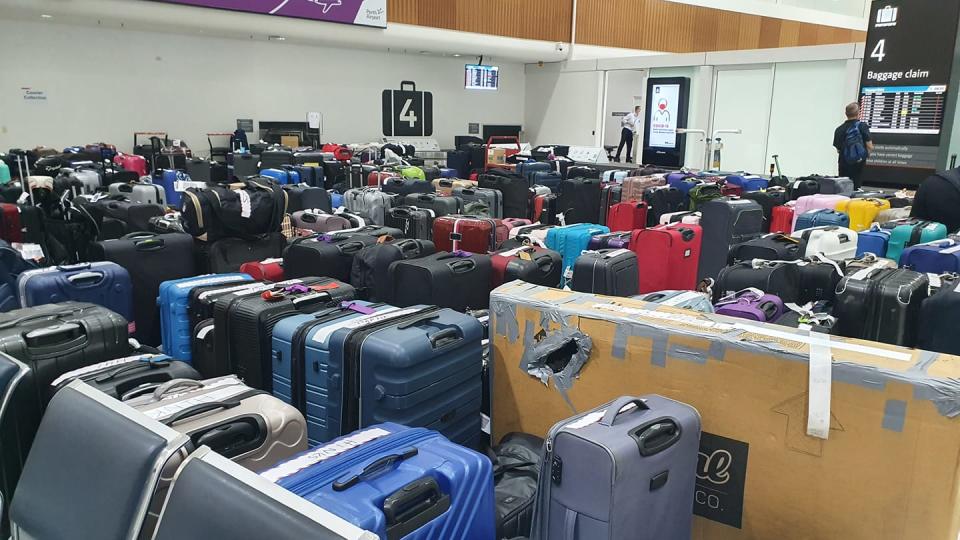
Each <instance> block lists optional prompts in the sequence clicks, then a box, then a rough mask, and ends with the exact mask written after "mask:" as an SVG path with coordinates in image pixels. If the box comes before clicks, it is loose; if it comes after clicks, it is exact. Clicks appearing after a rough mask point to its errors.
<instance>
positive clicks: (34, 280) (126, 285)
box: [17, 262, 133, 321]
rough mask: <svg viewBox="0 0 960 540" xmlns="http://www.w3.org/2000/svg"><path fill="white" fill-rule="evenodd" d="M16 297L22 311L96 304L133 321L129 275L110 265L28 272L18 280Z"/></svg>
mask: <svg viewBox="0 0 960 540" xmlns="http://www.w3.org/2000/svg"><path fill="white" fill-rule="evenodd" d="M17 293H18V295H19V299H20V306H21V307H33V306H40V305H43V304H55V303H58V302H65V301H68V300H72V301H75V302H88V303H91V304H97V305H99V306H103V307H105V308H107V309H109V310H111V311H113V312H115V313H117V314H118V315H120V316H121V317H123V318H124V319H126V320H127V321H132V320H133V284H132V282H131V281H130V274H129V273H128V272H127V270H126V269H124V268H123V267H122V266H120V265H118V264H116V263H112V262H95V263H84V264H77V265H73V266H51V267H47V268H37V269H35V270H27V271H26V272H23V273H21V274H20V276H19V277H18V278H17Z"/></svg>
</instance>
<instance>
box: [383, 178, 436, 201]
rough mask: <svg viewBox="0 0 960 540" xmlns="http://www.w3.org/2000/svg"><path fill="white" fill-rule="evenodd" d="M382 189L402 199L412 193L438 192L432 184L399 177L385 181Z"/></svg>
mask: <svg viewBox="0 0 960 540" xmlns="http://www.w3.org/2000/svg"><path fill="white" fill-rule="evenodd" d="M380 189H381V190H382V191H383V192H384V193H393V194H396V195H400V196H401V197H406V196H407V195H410V194H411V193H434V192H435V191H436V188H434V187H433V184H432V183H430V182H424V181H423V180H414V179H412V178H402V177H399V176H394V177H393V178H388V179H386V180H384V181H383V185H382V186H381V187H380Z"/></svg>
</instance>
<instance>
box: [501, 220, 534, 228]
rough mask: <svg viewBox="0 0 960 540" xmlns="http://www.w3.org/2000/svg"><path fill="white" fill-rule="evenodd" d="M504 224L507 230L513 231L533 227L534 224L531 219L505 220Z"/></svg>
mask: <svg viewBox="0 0 960 540" xmlns="http://www.w3.org/2000/svg"><path fill="white" fill-rule="evenodd" d="M503 224H504V225H506V226H507V230H513V229H516V228H517V227H526V226H527V225H531V224H532V223H531V221H530V220H529V219H522V218H506V219H504V220H503Z"/></svg>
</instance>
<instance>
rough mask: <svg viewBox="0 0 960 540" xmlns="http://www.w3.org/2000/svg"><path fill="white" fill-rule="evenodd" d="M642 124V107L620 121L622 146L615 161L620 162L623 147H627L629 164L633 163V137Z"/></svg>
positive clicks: (618, 148) (636, 108)
mask: <svg viewBox="0 0 960 540" xmlns="http://www.w3.org/2000/svg"><path fill="white" fill-rule="evenodd" d="M639 123H640V106H639V105H637V106H636V107H634V108H633V112H632V113H629V114H627V115H626V116H624V117H623V119H622V120H620V127H621V129H620V146H618V147H617V156H616V158H614V161H616V162H617V163H619V162H620V153H621V152H623V145H624V144H626V145H627V163H633V135H634V133H636V131H637V126H638V124H639Z"/></svg>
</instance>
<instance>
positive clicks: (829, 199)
mask: <svg viewBox="0 0 960 540" xmlns="http://www.w3.org/2000/svg"><path fill="white" fill-rule="evenodd" d="M849 200H850V197H844V196H843V195H823V194H820V195H806V196H804V197H800V198H799V199H797V205H796V206H795V207H794V209H793V228H796V226H797V217H799V216H800V214H803V213H804V212H809V211H811V210H836V209H837V205H838V204H840V203H841V202H844V201H849Z"/></svg>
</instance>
